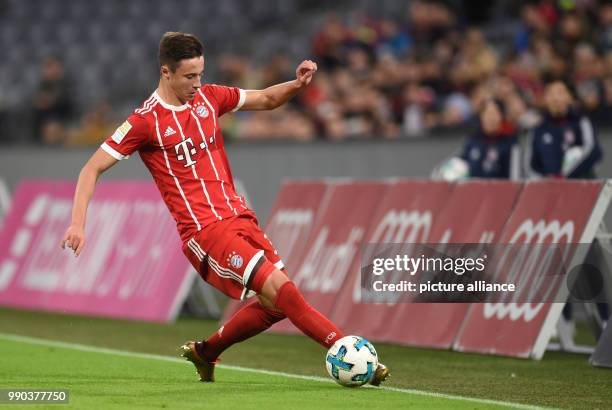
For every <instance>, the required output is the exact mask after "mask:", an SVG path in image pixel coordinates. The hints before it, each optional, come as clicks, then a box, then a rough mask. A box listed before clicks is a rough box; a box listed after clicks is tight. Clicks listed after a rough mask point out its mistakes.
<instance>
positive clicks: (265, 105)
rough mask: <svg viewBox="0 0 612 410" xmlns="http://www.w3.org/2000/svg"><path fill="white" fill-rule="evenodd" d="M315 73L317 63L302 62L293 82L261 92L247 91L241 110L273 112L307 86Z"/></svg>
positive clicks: (277, 85)
mask: <svg viewBox="0 0 612 410" xmlns="http://www.w3.org/2000/svg"><path fill="white" fill-rule="evenodd" d="M316 71H317V63H315V62H314V61H311V60H305V61H302V63H301V64H300V65H298V67H297V68H296V70H295V80H293V81H287V82H286V83H281V84H276V85H273V86H271V87H268V88H265V89H263V90H247V91H246V98H245V100H244V104H243V106H242V108H241V110H273V109H274V108H276V107H280V106H281V105H283V104H284V103H286V102H287V101H289V100H290V99H291V98H292V97H293V96H294V95H296V94H297V93H299V92H300V91H301V90H302V89H304V88H305V87H307V86H308V84H310V82H311V81H312V77H313V76H314V73H315V72H316Z"/></svg>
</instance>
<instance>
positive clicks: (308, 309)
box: [274, 281, 343, 348]
mask: <svg viewBox="0 0 612 410" xmlns="http://www.w3.org/2000/svg"><path fill="white" fill-rule="evenodd" d="M274 304H275V305H276V307H277V308H279V309H281V310H282V311H283V312H284V313H285V315H287V317H288V318H289V320H290V321H291V323H293V324H294V325H295V327H297V328H298V329H300V330H301V331H302V333H304V334H305V335H306V336H309V337H310V338H311V339H313V340H314V341H315V342H317V343H319V344H320V345H322V346H323V347H325V348H329V347H330V346H331V345H333V344H334V342H335V341H336V340H338V339H341V338H342V336H343V335H342V332H340V330H339V329H338V328H337V327H336V325H334V324H333V323H332V322H331V321H330V320H329V319H327V318H326V317H325V316H323V315H322V314H321V313H320V312H319V311H317V310H316V309H314V308H313V307H312V306H310V305H309V304H308V302H306V300H305V299H304V297H303V296H302V294H301V293H300V291H299V290H298V288H297V287H296V286H295V284H294V283H293V282H292V281H288V282H286V283H284V284H283V285H282V286H281V288H280V289H279V290H278V293H277V295H276V300H275V301H274Z"/></svg>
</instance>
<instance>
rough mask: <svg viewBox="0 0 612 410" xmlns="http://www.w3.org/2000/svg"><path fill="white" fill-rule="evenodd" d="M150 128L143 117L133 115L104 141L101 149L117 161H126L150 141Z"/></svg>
mask: <svg viewBox="0 0 612 410" xmlns="http://www.w3.org/2000/svg"><path fill="white" fill-rule="evenodd" d="M149 128H150V127H149V124H148V123H147V121H146V120H145V119H144V118H143V117H142V115H139V114H132V115H130V116H129V117H128V119H127V120H126V121H125V122H124V123H123V124H121V125H120V126H119V128H117V129H116V130H115V132H114V133H113V135H111V136H110V137H108V138H107V139H106V141H104V143H103V144H102V146H101V148H102V149H103V150H104V151H106V153H107V154H109V155H110V156H112V157H113V158H115V159H117V160H122V159H126V158H128V157H129V156H130V155H131V154H132V153H134V151H137V150H138V149H139V148H141V147H142V146H144V145H145V144H146V143H147V142H148V141H149V138H150V129H149Z"/></svg>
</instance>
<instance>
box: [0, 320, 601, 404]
mask: <svg viewBox="0 0 612 410" xmlns="http://www.w3.org/2000/svg"><path fill="white" fill-rule="evenodd" d="M215 328H216V323H214V322H212V321H202V320H194V319H181V320H179V321H177V323H174V324H154V323H145V322H136V321H122V320H110V319H99V318H89V317H81V316H69V315H58V314H48V313H35V312H25V311H18V310H10V309H0V333H1V334H0V352H1V353H0V354H1V359H0V388H32V389H69V390H70V404H69V405H36V408H45V407H46V408H62V407H68V408H83V409H97V408H99V409H108V408H130V409H136V408H143V409H144V408H169V409H174V408H207V409H218V408H223V409H264V408H265V409H271V410H274V409H318V410H323V409H328V408H345V409H378V408H380V409H397V408H402V409H404V408H408V409H410V408H412V409H449V408H450V409H490V408H512V407H515V408H533V407H535V406H547V407H556V408H601V409H604V408H611V407H612V389H611V388H610V386H612V371H610V370H606V369H596V368H593V367H591V366H590V365H589V364H588V363H587V357H586V356H583V355H572V354H564V353H556V352H548V353H547V354H546V355H545V358H544V359H543V361H541V362H533V361H528V360H519V359H510V358H500V357H490V356H482V355H473V354H461V353H455V352H448V351H439V350H431V349H416V348H407V347H399V346H391V345H386V344H376V347H377V350H378V352H379V355H380V356H381V359H382V360H383V361H384V363H386V364H388V365H389V366H390V367H391V369H392V379H391V380H390V382H389V383H388V384H387V385H386V386H387V387H386V388H384V389H377V388H357V389H349V388H343V387H341V386H338V385H337V384H335V383H333V382H332V381H331V380H330V379H328V378H327V377H326V372H325V366H324V351H323V349H321V348H320V347H319V346H318V345H316V344H315V343H313V342H311V341H310V340H308V339H307V338H305V337H303V336H281V335H273V334H263V335H260V336H258V337H256V338H253V339H251V340H249V341H247V342H244V343H241V344H239V345H236V346H234V347H232V348H231V349H230V350H228V351H227V352H226V353H224V355H223V356H222V359H223V361H222V364H223V366H222V367H220V368H219V369H218V371H217V380H218V381H217V382H216V383H212V384H209V383H200V382H199V381H197V377H196V375H195V370H194V369H193V367H192V366H191V365H190V364H188V363H186V362H184V361H181V360H179V359H178V358H177V357H176V353H175V352H176V350H175V349H176V347H177V346H178V345H179V344H181V343H182V342H183V341H184V340H188V339H192V338H197V337H204V336H207V335H208V334H209V333H210V332H212V331H213V330H214V329H215ZM12 335H17V336H12ZM49 341H51V342H49ZM262 370H263V371H262ZM10 407H12V406H10V405H6V404H0V410H1V409H2V408H10ZM27 407H30V406H29V405H25V406H24V405H18V406H15V408H20V409H23V408H27Z"/></svg>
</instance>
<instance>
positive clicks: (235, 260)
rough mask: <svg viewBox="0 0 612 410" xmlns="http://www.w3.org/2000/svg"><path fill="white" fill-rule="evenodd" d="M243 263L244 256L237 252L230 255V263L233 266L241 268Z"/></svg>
mask: <svg viewBox="0 0 612 410" xmlns="http://www.w3.org/2000/svg"><path fill="white" fill-rule="evenodd" d="M242 263H243V259H242V256H240V255H238V254H237V253H236V252H232V254H231V255H230V257H229V264H230V265H231V266H232V268H235V269H240V267H241V266H242Z"/></svg>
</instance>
